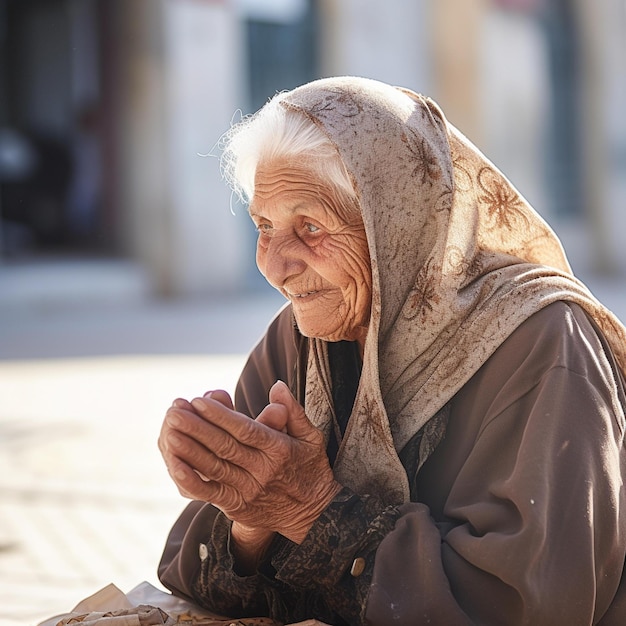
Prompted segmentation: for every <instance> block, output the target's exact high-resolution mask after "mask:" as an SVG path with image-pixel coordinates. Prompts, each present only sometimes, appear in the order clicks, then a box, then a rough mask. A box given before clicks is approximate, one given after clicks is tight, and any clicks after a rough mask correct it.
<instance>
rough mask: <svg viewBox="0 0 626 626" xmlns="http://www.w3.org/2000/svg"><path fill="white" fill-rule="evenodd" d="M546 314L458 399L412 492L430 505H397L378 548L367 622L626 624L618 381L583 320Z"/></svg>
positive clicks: (557, 311) (573, 314)
mask: <svg viewBox="0 0 626 626" xmlns="http://www.w3.org/2000/svg"><path fill="white" fill-rule="evenodd" d="M548 309H549V310H545V311H543V312H540V313H538V314H536V315H535V316H533V318H531V319H530V320H528V321H527V322H526V323H525V324H524V325H523V326H522V327H520V329H518V330H517V331H516V332H515V333H514V334H513V335H512V336H511V337H510V338H509V340H507V342H505V344H503V345H502V346H501V348H500V349H499V350H498V351H497V352H496V354H494V355H493V356H492V358H491V359H490V360H489V361H488V362H487V363H486V364H485V365H484V366H483V368H482V369H481V371H479V372H478V374H477V375H476V376H474V378H473V379H472V381H470V383H468V385H467V386H466V388H465V389H464V390H462V392H460V393H459V394H458V396H457V397H456V398H455V399H454V402H453V407H452V415H451V418H450V424H449V432H448V433H447V435H446V439H445V440H444V442H443V443H442V444H441V445H440V448H439V449H438V450H437V451H436V452H435V454H434V455H433V457H431V459H430V460H429V461H428V462H427V465H425V466H424V468H423V471H424V475H423V476H421V477H420V480H419V481H418V492H419V486H421V487H422V496H423V499H424V500H426V501H429V502H430V503H431V507H427V506H426V505H425V504H423V503H417V502H416V503H408V504H406V505H404V506H403V507H402V509H401V513H402V515H401V517H400V519H399V520H398V522H397V524H396V526H395V528H394V529H393V530H392V531H391V532H390V533H389V534H388V535H387V536H386V537H385V538H384V539H383V540H382V542H381V544H380V546H379V548H378V551H377V553H376V563H375V567H374V572H373V578H372V585H371V590H370V594H369V596H368V601H367V610H366V623H368V624H373V625H374V624H381V625H382V624H389V623H394V624H415V623H433V624H448V625H450V626H454V625H456V624H468V623H471V624H507V625H518V624H519V625H521V624H532V625H533V626H549V625H554V624H568V625H571V624H580V625H583V624H584V625H590V624H598V623H601V624H603V625H604V624H605V623H606V624H609V623H610V624H617V623H626V621H625V620H626V614H624V613H623V611H624V606H623V600H622V602H621V605H622V608H621V611H622V613H621V621H619V619H620V616H618V615H616V614H615V612H614V611H613V609H612V608H611V606H612V605H614V606H617V605H618V604H619V601H618V600H616V594H617V595H619V593H618V586H619V584H620V579H621V577H622V571H623V566H624V558H625V546H626V524H625V521H626V518H625V512H624V511H625V505H626V502H625V499H624V492H623V486H622V477H623V476H624V468H625V455H624V445H623V444H624V442H623V437H624V406H625V405H626V404H625V401H624V392H623V379H622V378H621V376H620V374H619V372H618V369H617V367H616V366H615V364H614V362H612V356H611V354H610V352H609V351H608V350H607V349H606V347H605V346H604V345H603V343H602V340H601V337H599V336H598V335H597V334H596V332H595V331H594V328H593V327H592V325H591V323H590V321H589V320H588V319H587V317H586V315H585V314H584V313H583V312H582V310H581V309H579V308H578V307H575V306H570V305H567V304H564V303H558V304H556V305H552V306H551V307H548ZM622 593H623V589H622ZM611 612H613V616H612V617H611V618H608V617H607V618H606V619H607V621H602V619H603V616H604V615H608V614H609V613H611ZM616 620H618V621H616Z"/></svg>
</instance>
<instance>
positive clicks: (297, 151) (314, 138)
mask: <svg viewBox="0 0 626 626" xmlns="http://www.w3.org/2000/svg"><path fill="white" fill-rule="evenodd" d="M280 99H281V95H280V94H279V95H277V96H275V97H274V98H273V99H272V100H270V101H269V102H268V103H267V104H266V105H265V106H264V107H263V108H262V109H260V110H259V111H258V112H257V113H255V114H254V115H251V116H249V117H246V118H244V119H243V120H241V121H240V122H238V123H237V124H235V125H234V126H233V127H232V128H231V129H230V130H229V131H228V132H227V133H225V135H224V136H223V137H222V140H221V142H220V143H221V148H222V154H221V158H220V167H221V171H222V176H223V177H224V179H225V180H226V182H227V183H228V184H229V185H230V187H231V188H232V189H233V191H234V192H235V193H236V194H237V195H238V196H239V198H240V199H241V200H242V201H243V202H244V203H247V202H250V200H251V199H252V197H253V195H254V177H255V174H256V170H257V167H258V166H259V164H261V163H269V162H271V161H273V160H277V159H281V158H285V159H288V160H290V161H294V160H296V161H297V160H298V159H300V160H301V162H303V163H306V165H307V166H308V167H310V169H311V171H312V172H313V173H314V174H315V175H316V176H317V177H319V178H320V180H321V181H323V182H325V183H326V184H328V185H329V186H331V187H334V188H335V189H336V190H337V191H338V192H339V193H340V194H341V195H342V196H344V198H346V199H349V201H350V202H349V204H351V205H354V204H356V205H357V206H358V201H357V196H356V193H355V190H354V186H353V184H352V180H351V178H350V175H349V174H348V172H347V170H346V168H345V166H344V164H343V161H342V160H341V158H340V156H339V153H338V151H337V148H336V147H335V146H334V144H333V143H332V142H331V141H330V139H329V138H328V137H327V136H326V135H325V134H324V132H323V131H322V130H321V129H320V128H318V127H317V126H316V125H315V124H314V123H313V122H312V121H311V120H310V119H308V118H307V117H306V116H305V115H304V114H303V113H300V112H298V111H294V110H292V109H289V108H287V107H285V106H283V105H282V104H281V103H280Z"/></svg>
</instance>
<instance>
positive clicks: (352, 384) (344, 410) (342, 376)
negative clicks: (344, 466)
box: [327, 341, 362, 465]
mask: <svg viewBox="0 0 626 626" xmlns="http://www.w3.org/2000/svg"><path fill="white" fill-rule="evenodd" d="M328 360H329V362H330V374H331V379H332V385H333V404H334V408H335V417H336V419H337V424H336V428H334V429H332V430H331V432H330V438H329V440H328V449H327V451H328V458H329V460H330V464H331V465H332V464H333V463H334V462H335V458H336V457H337V452H338V450H339V441H340V439H339V436H338V435H339V434H340V435H341V436H343V434H344V433H345V432H346V427H347V425H348V420H349V419H350V414H351V413H352V407H353V406H354V400H355V398H356V392H357V390H358V388H359V378H360V377H361V365H362V362H361V357H360V355H359V345H358V344H357V343H356V342H352V341H337V342H334V343H329V344H328ZM337 428H338V429H339V433H337Z"/></svg>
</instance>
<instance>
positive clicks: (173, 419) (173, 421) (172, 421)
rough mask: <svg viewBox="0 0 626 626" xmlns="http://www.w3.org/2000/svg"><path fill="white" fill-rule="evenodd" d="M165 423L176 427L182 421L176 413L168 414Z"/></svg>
mask: <svg viewBox="0 0 626 626" xmlns="http://www.w3.org/2000/svg"><path fill="white" fill-rule="evenodd" d="M167 423H168V424H169V425H170V426H175V427H178V426H181V425H182V423H183V420H182V419H181V417H180V415H178V414H177V413H170V414H169V415H168V416H167Z"/></svg>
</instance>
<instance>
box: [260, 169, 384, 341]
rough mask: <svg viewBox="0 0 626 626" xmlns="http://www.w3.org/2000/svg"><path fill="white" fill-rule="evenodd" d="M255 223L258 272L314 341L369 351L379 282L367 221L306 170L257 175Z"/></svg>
mask: <svg viewBox="0 0 626 626" xmlns="http://www.w3.org/2000/svg"><path fill="white" fill-rule="evenodd" d="M250 216H251V217H252V220H253V221H254V223H255V224H256V227H257V230H258V232H259V238H258V242H257V255H256V259H257V265H258V267H259V270H260V271H261V273H262V274H263V276H265V278H266V279H267V280H268V282H269V283H270V284H271V285H272V286H273V287H275V288H276V289H278V290H279V291H280V292H281V293H282V294H283V295H284V296H285V297H286V298H287V299H288V300H289V301H290V302H291V303H292V305H293V311H294V314H295V317H296V321H297V323H298V328H299V329H300V332H301V333H302V334H303V335H306V336H307V337H318V338H320V339H324V340H326V341H340V340H348V341H358V342H359V344H360V346H361V349H362V348H363V345H364V343H365V335H366V333H367V325H368V323H369V317H370V303H371V295H372V278H371V267H370V257H369V252H368V248H367V238H366V236H365V228H364V226H363V221H362V219H361V216H360V215H359V214H358V212H357V211H356V210H354V209H353V210H352V211H346V210H345V209H344V207H343V206H342V205H341V203H340V201H339V198H338V195H337V193H336V192H334V191H333V190H332V189H330V188H329V187H328V186H326V185H324V183H323V182H322V181H320V179H319V178H318V177H316V176H315V175H313V174H312V173H311V171H310V170H308V169H306V168H305V167H296V166H294V165H290V164H288V163H286V162H285V161H273V162H271V163H269V164H267V165H262V166H259V167H258V168H257V172H256V177H255V188H254V197H253V198H252V202H251V204H250Z"/></svg>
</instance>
